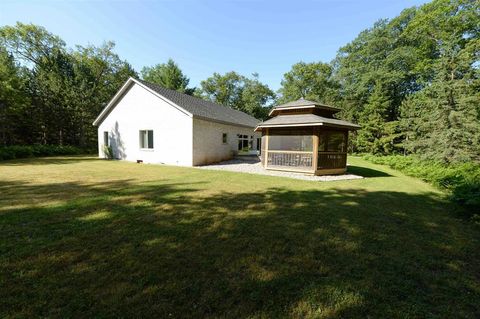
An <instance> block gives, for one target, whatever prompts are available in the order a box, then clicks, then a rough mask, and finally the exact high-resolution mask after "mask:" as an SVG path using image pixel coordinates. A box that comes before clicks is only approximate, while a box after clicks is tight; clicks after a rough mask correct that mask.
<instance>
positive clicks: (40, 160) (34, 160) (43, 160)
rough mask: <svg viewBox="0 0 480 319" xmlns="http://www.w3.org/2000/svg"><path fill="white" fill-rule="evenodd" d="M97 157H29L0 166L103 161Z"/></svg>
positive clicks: (1, 162) (3, 163)
mask: <svg viewBox="0 0 480 319" xmlns="http://www.w3.org/2000/svg"><path fill="white" fill-rule="evenodd" d="M95 156H96V155H93V154H91V155H68V156H52V157H29V158H20V159H14V160H7V161H0V166H23V165H46V164H73V163H80V162H85V161H87V162H89V161H100V160H103V159H101V158H99V157H95Z"/></svg>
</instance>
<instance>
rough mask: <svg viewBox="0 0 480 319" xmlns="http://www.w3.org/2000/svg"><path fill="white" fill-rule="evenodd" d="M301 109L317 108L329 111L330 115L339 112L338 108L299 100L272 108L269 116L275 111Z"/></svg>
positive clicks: (302, 99)
mask: <svg viewBox="0 0 480 319" xmlns="http://www.w3.org/2000/svg"><path fill="white" fill-rule="evenodd" d="M303 108H318V109H322V110H327V111H331V112H332V113H337V112H340V111H341V110H340V109H339V108H336V107H333V106H330V105H326V104H322V103H319V102H315V101H310V100H305V99H304V98H300V99H298V100H296V101H291V102H288V103H285V104H281V105H277V106H274V107H273V108H272V110H271V111H270V114H269V115H272V114H273V113H274V112H275V111H281V110H289V109H303Z"/></svg>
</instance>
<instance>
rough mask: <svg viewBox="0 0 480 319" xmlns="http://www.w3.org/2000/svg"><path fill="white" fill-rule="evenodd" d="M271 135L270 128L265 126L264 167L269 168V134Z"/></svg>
mask: <svg viewBox="0 0 480 319" xmlns="http://www.w3.org/2000/svg"><path fill="white" fill-rule="evenodd" d="M269 135H270V130H269V129H268V127H267V128H265V165H264V167H265V168H267V166H268V136H269Z"/></svg>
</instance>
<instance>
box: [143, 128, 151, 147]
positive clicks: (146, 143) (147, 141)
mask: <svg viewBox="0 0 480 319" xmlns="http://www.w3.org/2000/svg"><path fill="white" fill-rule="evenodd" d="M140 148H144V149H153V131H152V130H141V131H140Z"/></svg>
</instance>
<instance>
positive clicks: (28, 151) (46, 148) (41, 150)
mask: <svg viewBox="0 0 480 319" xmlns="http://www.w3.org/2000/svg"><path fill="white" fill-rule="evenodd" d="M85 153H89V152H88V151H87V150H85V149H81V148H78V147H75V146H69V145H12V146H0V160H10V159H16V158H27V157H40V156H58V155H79V154H85Z"/></svg>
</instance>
